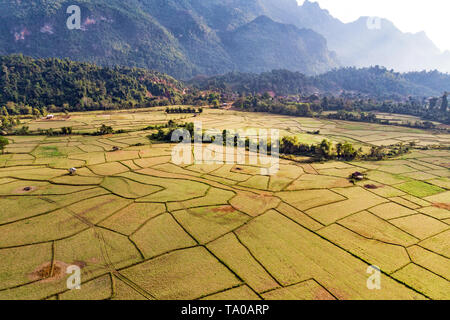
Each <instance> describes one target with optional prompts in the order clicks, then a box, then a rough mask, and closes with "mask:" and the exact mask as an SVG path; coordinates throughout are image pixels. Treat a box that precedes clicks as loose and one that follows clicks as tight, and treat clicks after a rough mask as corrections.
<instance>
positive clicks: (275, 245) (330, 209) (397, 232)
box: [0, 109, 450, 300]
mask: <svg viewBox="0 0 450 320" xmlns="http://www.w3.org/2000/svg"><path fill="white" fill-rule="evenodd" d="M56 118H57V119H58V117H56ZM182 118H185V119H183V120H182V121H186V122H191V121H194V120H195V121H202V123H203V126H204V128H205V129H208V128H217V129H239V128H241V129H245V128H266V129H267V128H277V129H280V130H282V132H283V133H285V134H295V135H298V136H299V137H300V138H301V140H302V141H304V142H310V143H316V142H317V141H321V140H322V139H323V138H328V139H330V140H332V141H335V142H341V141H349V142H352V143H354V144H356V145H358V146H361V147H363V148H370V147H371V146H373V145H387V144H392V143H399V142H404V143H408V142H412V141H414V142H416V143H417V146H419V147H421V146H427V145H441V146H447V147H448V146H450V136H449V135H444V134H440V135H439V134H435V133H433V132H429V131H422V130H411V129H409V128H402V127H394V126H381V125H375V124H360V123H356V124H355V123H350V122H344V121H329V120H326V121H325V120H318V119H307V118H292V117H287V116H278V115H269V114H252V113H242V112H235V111H224V110H206V111H205V112H204V113H203V114H202V115H200V116H197V117H196V118H195V119H194V118H192V116H191V115H166V114H165V113H164V112H163V111H162V109H144V110H139V111H120V112H110V113H105V112H93V113H80V114H72V115H71V116H70V118H67V119H66V120H61V119H60V120H55V121H42V120H36V121H31V122H29V123H28V124H27V125H28V126H29V127H30V130H38V129H39V128H40V129H44V130H47V129H49V128H55V129H56V128H60V127H62V126H72V127H73V129H74V133H86V132H94V131H95V130H97V128H99V127H100V126H101V125H102V124H106V125H110V126H112V127H113V128H114V129H115V130H119V129H122V130H127V131H126V132H125V133H120V134H112V135H107V136H88V135H80V134H74V135H70V136H53V137H46V136H10V137H8V139H9V140H10V144H9V145H8V146H7V147H6V149H5V154H3V155H0V299H150V300H152V299H248V300H249V299H298V300H301V299H343V300H347V299H450V210H449V209H450V187H449V186H450V151H449V150H448V149H441V150H435V149H429V150H426V149H414V150H413V151H412V152H411V153H409V154H406V155H404V156H402V157H401V158H398V159H390V160H385V161H379V162H363V161H361V162H338V161H331V162H326V163H304V162H294V161H290V160H281V165H280V171H279V172H278V173H277V174H276V175H274V176H270V177H266V176H262V175H260V170H259V169H260V168H259V166H258V165H248V164H246V165H241V164H240V165H233V164H223V165H212V164H211V165H210V164H203V165H196V164H191V165H175V164H174V163H171V152H172V148H173V145H171V144H150V143H149V141H148V139H147V138H146V136H147V135H148V134H150V133H151V131H148V130H147V131H143V130H142V129H143V128H146V127H148V126H150V125H157V124H164V123H166V122H167V121H168V120H170V119H182ZM66 121H67V123H65V122H66ZM315 130H320V134H318V135H311V134H308V133H307V132H311V131H315ZM114 146H117V147H119V149H120V150H118V151H112V149H113V147H114ZM71 167H75V168H77V172H76V174H75V175H73V176H71V175H69V174H68V170H67V169H69V168H71ZM355 171H359V172H363V173H365V174H366V175H367V180H366V181H362V182H357V183H356V184H355V185H354V184H352V183H350V182H349V181H348V179H347V177H348V176H349V174H351V173H352V172H355ZM69 265H77V266H79V267H80V268H81V271H82V274H81V279H82V284H81V290H68V289H67V286H66V281H67V277H68V275H67V274H66V268H67V266H69ZM370 265H376V266H378V267H379V268H380V269H381V271H382V275H381V289H380V290H369V289H368V288H367V285H366V282H367V279H368V277H369V276H370V274H368V273H367V268H368V267H369V266H370Z"/></svg>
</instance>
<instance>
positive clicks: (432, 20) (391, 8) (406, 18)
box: [298, 0, 450, 50]
mask: <svg viewBox="0 0 450 320" xmlns="http://www.w3.org/2000/svg"><path fill="white" fill-rule="evenodd" d="M298 2H299V4H303V2H304V0H298ZM313 2H318V3H319V4H320V6H321V7H322V8H324V9H327V10H328V11H329V12H330V13H331V14H332V15H333V16H334V17H336V18H338V19H340V20H341V21H343V22H352V21H355V20H357V19H358V18H359V17H361V16H377V17H381V18H386V19H389V20H391V21H392V22H393V23H394V24H395V25H396V26H397V27H398V28H399V29H400V30H401V31H403V32H412V33H416V32H420V31H425V33H426V34H427V35H428V37H429V38H430V39H431V40H432V41H433V42H434V43H435V44H436V46H437V47H438V48H440V49H441V50H450V37H449V36H448V31H449V30H450V19H448V12H449V9H450V2H449V1H445V0H427V1H424V0H315V1H313Z"/></svg>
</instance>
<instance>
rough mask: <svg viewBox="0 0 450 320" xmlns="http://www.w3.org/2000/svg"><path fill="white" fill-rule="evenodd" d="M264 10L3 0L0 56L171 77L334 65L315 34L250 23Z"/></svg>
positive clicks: (244, 5) (212, 1) (243, 5)
mask: <svg viewBox="0 0 450 320" xmlns="http://www.w3.org/2000/svg"><path fill="white" fill-rule="evenodd" d="M71 5H78V6H79V7H80V19H81V25H80V29H76V30H69V29H68V28H67V26H66V22H67V19H68V18H69V17H70V14H67V12H66V11H67V8H68V7H69V6H71ZM264 13H265V10H263V8H262V7H261V6H260V3H259V0H232V1H218V0H208V1H198V0H127V1H121V0H83V1H80V0H78V1H69V0H27V1H16V0H2V1H1V2H0V30H2V32H1V33H0V55H9V54H15V53H22V54H24V55H27V56H32V57H35V58H47V57H58V58H66V57H67V58H70V59H71V60H75V61H83V62H92V63H96V64H98V65H104V66H115V65H121V66H129V67H142V68H147V69H151V70H158V71H160V72H164V73H167V74H170V75H172V76H175V77H176V78H178V79H189V78H191V77H193V76H195V75H199V74H205V75H216V74H222V73H226V72H230V71H236V70H245V71H248V72H261V71H269V70H272V69H276V68H284V67H287V66H289V67H290V69H291V70H293V71H301V72H303V73H306V74H317V73H321V72H325V71H327V70H330V69H331V68H333V67H337V66H338V65H339V63H338V61H337V60H336V58H335V56H334V55H333V53H332V52H330V51H329V50H328V48H327V43H326V41H325V38H323V37H322V36H321V35H319V34H318V33H316V32H314V31H312V30H305V29H301V28H298V27H295V26H293V25H287V24H280V23H276V22H274V21H272V20H271V19H269V18H267V17H266V18H264V19H259V20H255V19H257V18H258V17H261V16H262V15H264ZM261 48H263V49H264V50H261ZM280 57H281V58H282V59H280ZM280 63H281V64H280Z"/></svg>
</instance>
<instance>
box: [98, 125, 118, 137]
mask: <svg viewBox="0 0 450 320" xmlns="http://www.w3.org/2000/svg"><path fill="white" fill-rule="evenodd" d="M97 133H98V134H99V135H102V136H104V135H106V134H112V133H114V130H113V128H112V127H110V126H106V125H104V124H102V126H101V127H100V128H99V129H98V131H97Z"/></svg>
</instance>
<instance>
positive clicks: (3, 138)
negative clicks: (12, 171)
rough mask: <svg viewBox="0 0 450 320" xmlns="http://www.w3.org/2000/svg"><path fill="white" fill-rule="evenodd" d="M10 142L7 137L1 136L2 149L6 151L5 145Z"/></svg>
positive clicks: (0, 144) (0, 146)
mask: <svg viewBox="0 0 450 320" xmlns="http://www.w3.org/2000/svg"><path fill="white" fill-rule="evenodd" d="M8 144H9V140H8V139H6V138H5V137H0V150H2V153H5V147H6V146H7V145H8Z"/></svg>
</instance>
